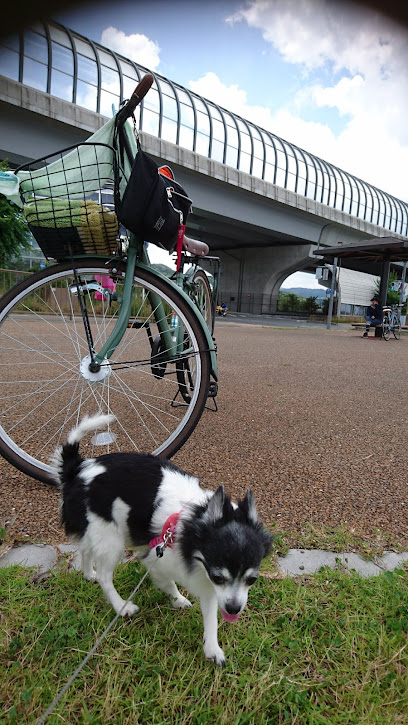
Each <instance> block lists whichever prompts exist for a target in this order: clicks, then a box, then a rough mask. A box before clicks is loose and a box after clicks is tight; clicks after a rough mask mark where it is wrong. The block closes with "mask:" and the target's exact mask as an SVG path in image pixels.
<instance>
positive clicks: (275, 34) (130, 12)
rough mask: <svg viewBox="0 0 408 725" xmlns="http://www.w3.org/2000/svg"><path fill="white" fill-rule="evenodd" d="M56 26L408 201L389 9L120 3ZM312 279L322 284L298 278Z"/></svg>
mask: <svg viewBox="0 0 408 725" xmlns="http://www.w3.org/2000/svg"><path fill="white" fill-rule="evenodd" d="M54 19H55V20H57V21H59V22H61V23H62V24H63V25H65V26H67V27H68V28H70V29H72V30H75V31H77V32H79V33H81V34H82V35H84V36H86V37H87V38H90V39H91V40H95V41H97V42H99V43H101V44H102V45H104V46H107V47H108V48H110V49H111V50H116V51H117V52H119V53H120V54H121V55H123V56H125V57H128V58H131V59H132V60H134V61H136V62H137V63H139V64H141V65H143V66H145V67H146V68H147V69H148V70H151V71H157V72H158V73H160V74H161V75H164V76H165V77H167V78H169V79H170V80H173V81H175V82H177V83H179V84H181V85H182V86H185V87H187V88H189V89H191V90H192V91H195V92H196V93H198V94H199V95H201V96H204V97H205V98H207V99H209V100H212V101H214V102H216V103H218V104H219V105H220V106H222V107H223V108H227V109H228V110H231V111H233V112H235V113H237V114H239V115H240V116H242V117H244V118H246V119H248V120H251V121H253V122H254V123H256V124H257V125H258V126H261V127H263V128H265V129H267V130H269V131H272V132H273V133H275V134H277V135H278V136H281V137H282V138H284V139H286V140H288V141H290V142H292V143H294V144H296V145H297V146H300V147H301V148H303V149H305V150H307V151H309V152H311V153H313V154H315V155H316V156H319V157H320V158H323V159H324V160H326V161H329V162H331V163H333V164H335V165H336V166H339V167H340V168H342V169H344V170H345V171H348V172H350V173H352V174H354V175H355V176H357V177H359V178H360V179H363V180H364V181H367V182H369V183H371V184H373V185H374V186H377V187H379V188H380V189H382V190H384V191H387V192H389V193H390V194H393V195H394V196H396V197H398V198H400V199H403V200H404V201H408V186H407V181H406V179H407V169H408V123H407V119H408V73H407V67H408V29H407V28H406V27H402V26H399V25H398V24H396V23H395V22H394V21H393V20H391V19H390V18H387V17H386V16H384V15H382V14H380V13H379V12H377V11H374V10H371V9H368V8H366V7H362V6H359V5H358V4H351V3H349V2H345V1H344V0H343V1H341V0H206V2H195V1H194V0H171V1H170V0H117V2H112V1H111V2H109V3H105V2H104V1H99V2H97V3H91V4H90V5H89V6H87V5H85V4H84V5H80V6H74V7H73V8H72V9H70V10H69V11H65V12H63V13H61V14H60V15H57V14H54ZM287 282H288V280H287V281H286V282H285V286H286V284H287ZM303 283H305V285H304V286H306V285H307V286H315V287H318V284H317V282H315V280H314V278H313V277H312V276H311V275H305V274H303V273H296V276H295V275H292V277H291V280H290V284H291V286H303Z"/></svg>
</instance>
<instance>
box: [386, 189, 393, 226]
mask: <svg viewBox="0 0 408 725" xmlns="http://www.w3.org/2000/svg"><path fill="white" fill-rule="evenodd" d="M384 196H385V199H386V203H388V205H389V209H390V221H389V224H388V227H387V228H388V229H389V230H390V231H391V225H392V220H393V219H392V196H390V195H389V194H387V192H386V191H384ZM394 209H395V207H394Z"/></svg>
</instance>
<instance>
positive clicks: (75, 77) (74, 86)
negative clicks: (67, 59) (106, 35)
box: [55, 23, 78, 103]
mask: <svg viewBox="0 0 408 725" xmlns="http://www.w3.org/2000/svg"><path fill="white" fill-rule="evenodd" d="M55 25H56V26H57V27H59V29H60V30H62V31H63V32H64V33H66V35H67V36H68V39H69V42H70V44H71V50H72V57H73V61H74V75H73V79H72V103H76V97H77V88H78V53H77V49H76V45H75V42H74V38H73V36H72V33H71V31H70V30H69V29H68V28H65V27H64V26H63V25H59V24H58V23H55Z"/></svg>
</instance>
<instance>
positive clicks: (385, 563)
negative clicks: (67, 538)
mask: <svg viewBox="0 0 408 725" xmlns="http://www.w3.org/2000/svg"><path fill="white" fill-rule="evenodd" d="M64 554H71V555H72V558H71V561H70V569H76V570H79V569H80V568H81V557H80V554H79V551H78V549H77V547H75V546H71V545H70V544H58V545H57V546H51V545H50V544H22V546H17V547H15V548H11V549H8V550H7V551H5V553H4V554H3V555H2V556H0V568H4V567H6V566H13V565H15V564H18V565H20V566H26V567H34V568H35V569H37V570H39V571H40V572H41V573H45V572H47V571H50V570H51V569H53V568H54V567H55V566H56V565H57V563H58V562H59V560H60V558H61V555H64ZM405 561H408V552H407V551H405V552H402V553H401V554H396V553H395V552H394V551H387V552H385V553H384V554H383V556H381V557H376V558H374V559H372V560H370V561H367V560H366V559H363V557H362V556H360V554H355V553H354V552H345V553H341V554H340V553H336V552H334V551H323V550H322V549H290V550H289V552H288V553H287V555H286V556H283V557H278V558H277V566H278V569H279V571H280V573H281V574H283V575H285V576H302V574H315V573H316V572H317V571H319V569H321V568H322V567H324V566H328V567H330V569H336V568H338V567H341V568H342V569H343V570H345V571H356V572H357V573H358V574H361V575H362V576H376V575H378V574H381V573H382V572H384V571H393V570H394V569H396V568H398V567H401V566H403V564H404V562H405Z"/></svg>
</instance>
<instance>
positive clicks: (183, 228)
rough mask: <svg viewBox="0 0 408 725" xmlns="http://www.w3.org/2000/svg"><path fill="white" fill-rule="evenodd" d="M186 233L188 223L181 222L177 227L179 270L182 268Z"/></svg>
mask: <svg viewBox="0 0 408 725" xmlns="http://www.w3.org/2000/svg"><path fill="white" fill-rule="evenodd" d="M185 233H186V225H185V224H179V225H178V229H177V247H176V250H177V272H178V271H179V269H180V265H181V253H182V251H183V241H184V235H185Z"/></svg>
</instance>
